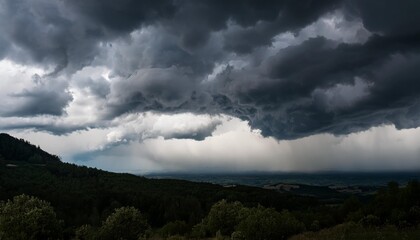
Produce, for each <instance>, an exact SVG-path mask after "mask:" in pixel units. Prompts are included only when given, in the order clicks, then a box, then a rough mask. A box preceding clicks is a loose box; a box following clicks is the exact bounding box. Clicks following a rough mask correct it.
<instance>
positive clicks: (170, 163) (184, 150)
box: [10, 113, 420, 174]
mask: <svg viewBox="0 0 420 240" xmlns="http://www.w3.org/2000/svg"><path fill="white" fill-rule="evenodd" d="M133 119H135V120H133ZM171 119H172V120H173V121H174V122H173V125H172V126H174V128H172V129H168V125H167V124H164V125H161V124H162V122H164V121H171ZM183 120H185V121H183ZM193 120H195V121H193ZM190 122H193V123H195V122H201V123H202V124H201V125H194V124H193V125H189V124H187V123H190ZM215 122H216V127H214V128H213V126H214V124H215ZM183 123H184V125H183ZM133 125H135V126H137V127H138V128H137V129H135V128H133ZM162 126H163V128H162ZM208 126H211V129H213V131H212V133H211V134H210V136H208V137H206V138H204V139H203V140H194V139H179V138H173V136H174V134H175V135H176V134H178V133H187V132H189V131H192V132H194V131H197V129H200V128H204V129H207V128H208ZM124 127H126V128H124ZM142 128H147V129H149V132H148V135H143V136H142V135H140V134H138V133H139V132H143V129H142ZM136 131H138V132H137V133H136ZM10 133H11V134H12V135H14V136H16V137H21V138H25V139H28V140H29V141H31V142H32V143H34V144H39V145H40V146H41V147H42V148H44V149H46V150H47V151H49V152H51V153H54V154H58V155H61V156H62V157H63V160H64V161H66V162H73V163H76V164H82V165H88V166H92V167H98V168H102V169H106V170H110V171H115V172H131V173H136V174H145V173H151V172H184V173H185V172H204V173H209V172H210V173H211V172H244V171H262V172H273V171H274V172H275V171H279V172H289V171H297V172H314V171H391V170H392V171H406V170H412V169H419V168H420V161H419V157H418V156H419V154H420V147H419V145H418V144H417V143H418V142H419V141H420V128H416V129H406V130H397V129H395V127H394V126H391V125H387V126H380V127H374V128H371V129H370V130H367V131H363V132H359V133H353V134H349V135H347V136H333V135H330V134H320V135H313V136H309V137H306V138H302V139H297V140H291V141H277V140H275V139H274V138H271V137H263V136H261V134H260V132H259V131H258V130H252V129H251V128H250V127H249V125H248V123H247V122H245V121H242V120H240V119H238V118H232V117H229V116H210V115H193V114H176V115H157V114H153V113H148V114H144V115H138V116H127V117H126V118H125V120H121V121H120V125H118V126H114V127H110V128H107V129H88V130H82V131H77V132H73V133H71V134H69V135H63V136H55V135H51V134H48V133H45V132H33V131H30V130H26V131H11V132H10ZM130 133H132V134H130ZM117 135H118V136H119V137H115V136H117ZM162 135H164V136H166V137H162ZM121 141H124V143H123V144H122V143H121Z"/></svg>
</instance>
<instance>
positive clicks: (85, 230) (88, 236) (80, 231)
mask: <svg viewBox="0 0 420 240" xmlns="http://www.w3.org/2000/svg"><path fill="white" fill-rule="evenodd" d="M75 235H76V237H75V239H76V240H94V239H97V236H96V231H95V229H94V228H93V227H92V226H91V225H87V224H85V225H82V226H80V227H79V228H77V229H76V231H75Z"/></svg>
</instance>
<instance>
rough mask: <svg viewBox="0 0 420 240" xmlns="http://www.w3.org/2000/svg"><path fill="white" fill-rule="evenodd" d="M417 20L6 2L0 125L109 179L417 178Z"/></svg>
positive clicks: (389, 2)
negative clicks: (381, 174) (244, 175)
mask: <svg viewBox="0 0 420 240" xmlns="http://www.w3.org/2000/svg"><path fill="white" fill-rule="evenodd" d="M419 11H420V1H418V0H406V1H403V2H401V1H394V0H372V1H365V0H316V1H315V0H301V1H295V0H283V1H278V0H276V1H268V0H267V1H257V0H242V1H239V0H230V1H226V0H161V1H158V0H150V1H147V0H146V1H135V0H123V1H114V0H0V98H1V99H2V101H0V131H2V132H7V133H9V134H11V135H13V136H16V137H19V138H25V139H27V140H29V141H31V142H32V143H33V144H36V145H40V146H41V147H42V148H44V149H45V150H47V151H49V152H51V153H54V154H57V155H60V156H61V157H62V159H63V160H64V161H66V162H73V163H77V164H82V165H88V166H94V167H98V168H102V169H106V170H111V171H116V172H132V173H149V172H165V171H170V172H173V171H178V172H235V171H303V172H307V171H308V172H311V171H330V170H340V171H375V170H378V171H381V170H413V169H420V144H419V143H420V128H418V127H419V126H420V67H419V66H420V14H419Z"/></svg>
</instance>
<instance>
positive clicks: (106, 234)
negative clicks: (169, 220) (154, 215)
mask: <svg viewBox="0 0 420 240" xmlns="http://www.w3.org/2000/svg"><path fill="white" fill-rule="evenodd" d="M149 228H150V227H149V224H148V223H147V220H146V218H145V217H144V216H143V215H142V214H141V213H140V211H139V210H138V209H136V208H134V207H121V208H117V209H116V210H115V211H114V213H112V214H111V215H110V216H109V217H108V218H107V219H106V220H105V222H104V223H103V224H102V227H101V229H100V235H101V236H100V239H112V240H116V239H121V240H123V239H124V240H132V239H133V240H137V239H139V238H140V237H142V236H143V235H144V234H145V233H146V231H147V230H148V229H149Z"/></svg>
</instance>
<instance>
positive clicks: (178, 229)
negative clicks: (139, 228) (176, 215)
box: [159, 220, 190, 237]
mask: <svg viewBox="0 0 420 240" xmlns="http://www.w3.org/2000/svg"><path fill="white" fill-rule="evenodd" d="M189 230H190V228H189V227H188V225H187V223H185V222H184V221H179V220H178V221H174V222H169V223H167V224H166V225H165V226H163V227H162V228H161V229H160V231H159V233H160V235H162V236H163V237H169V236H174V235H185V233H187V232H188V231H189Z"/></svg>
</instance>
